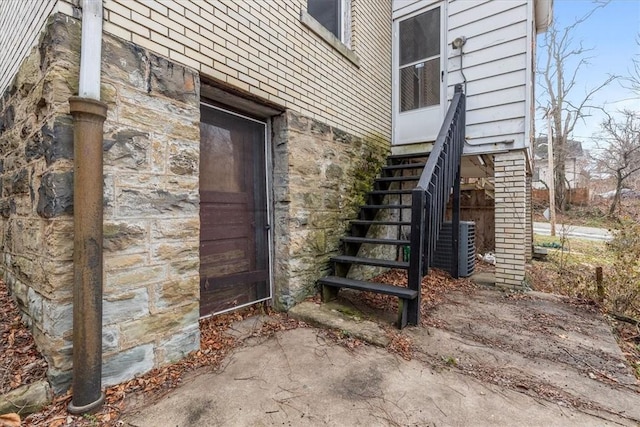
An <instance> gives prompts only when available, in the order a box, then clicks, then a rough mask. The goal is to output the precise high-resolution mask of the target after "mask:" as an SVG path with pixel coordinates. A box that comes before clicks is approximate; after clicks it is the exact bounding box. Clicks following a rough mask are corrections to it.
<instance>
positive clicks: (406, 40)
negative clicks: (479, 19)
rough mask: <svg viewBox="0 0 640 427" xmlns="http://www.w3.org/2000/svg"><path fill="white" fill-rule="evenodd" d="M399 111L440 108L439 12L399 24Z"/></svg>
mask: <svg viewBox="0 0 640 427" xmlns="http://www.w3.org/2000/svg"><path fill="white" fill-rule="evenodd" d="M399 32H400V37H399V38H400V46H399V51H400V52H399V53H400V55H399V64H398V65H399V67H400V111H401V112H402V111H409V110H415V109H418V108H424V107H429V106H433V105H438V104H440V78H441V75H440V8H439V7H438V8H435V9H431V10H429V11H427V12H424V13H421V14H419V15H416V16H413V17H411V18H409V19H406V20H404V21H401V22H400V31H399Z"/></svg>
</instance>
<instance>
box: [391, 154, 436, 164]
mask: <svg viewBox="0 0 640 427" xmlns="http://www.w3.org/2000/svg"><path fill="white" fill-rule="evenodd" d="M429 154H430V152H427V153H408V154H393V155H391V156H388V157H387V160H390V161H395V162H397V161H402V160H408V159H415V158H417V157H429Z"/></svg>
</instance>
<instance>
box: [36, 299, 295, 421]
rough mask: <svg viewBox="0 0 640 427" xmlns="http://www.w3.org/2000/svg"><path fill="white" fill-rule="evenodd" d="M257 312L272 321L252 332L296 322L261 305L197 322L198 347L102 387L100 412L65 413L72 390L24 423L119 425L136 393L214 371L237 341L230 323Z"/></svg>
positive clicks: (156, 392) (156, 394)
mask: <svg viewBox="0 0 640 427" xmlns="http://www.w3.org/2000/svg"><path fill="white" fill-rule="evenodd" d="M257 314H267V315H269V316H270V317H271V318H272V319H274V320H273V321H270V322H266V323H265V324H263V326H262V328H261V329H260V330H259V331H257V332H255V333H254V335H265V336H269V335H271V334H273V333H275V332H277V331H279V330H285V329H292V328H294V327H298V326H299V324H298V323H297V322H295V321H291V320H289V319H288V318H287V317H286V315H283V314H279V313H274V312H272V310H271V309H270V308H268V307H264V306H262V305H257V306H252V307H249V308H246V309H243V310H240V311H237V312H233V313H228V314H222V315H218V316H215V317H210V318H208V319H204V320H201V321H200V350H198V351H195V352H193V353H191V354H189V355H188V356H187V357H186V358H185V359H183V360H181V361H180V362H178V363H174V364H172V365H167V366H163V367H161V368H157V369H154V370H152V371H150V372H148V373H146V374H145V375H143V376H140V377H137V378H134V379H132V380H130V381H128V382H126V383H122V384H118V385H115V386H113V387H109V388H107V389H106V390H105V394H106V399H105V404H104V406H103V407H102V409H101V410H100V412H98V413H96V414H93V415H85V416H73V415H69V414H68V413H67V406H68V405H69V402H70V401H71V392H68V393H67V394H65V395H62V396H59V397H57V398H56V399H55V400H54V401H53V403H52V404H51V405H49V406H48V407H47V408H45V409H44V410H42V411H40V412H38V413H36V414H32V415H30V416H29V417H27V418H26V419H25V420H24V421H25V424H24V425H26V426H47V427H60V426H66V425H74V426H92V425H96V424H97V425H101V426H119V425H121V423H120V422H119V421H118V419H119V418H120V415H121V413H122V411H123V410H124V409H125V405H126V404H127V402H129V401H132V400H134V399H132V398H133V397H135V396H139V395H144V399H145V400H147V399H149V400H153V399H157V398H160V397H162V396H163V395H165V394H166V393H168V392H169V391H171V390H172V389H174V388H176V387H177V386H179V385H180V384H181V382H182V381H183V379H184V377H185V374H187V373H189V372H193V371H195V370H196V369H207V370H213V369H216V368H217V367H219V366H220V364H221V362H222V360H223V359H224V358H225V357H226V356H227V354H229V352H230V351H231V350H232V349H233V348H234V347H235V346H236V345H237V344H238V343H237V341H236V340H235V339H234V338H232V337H231V336H230V335H228V334H227V333H226V331H227V329H228V328H229V326H230V325H231V324H232V323H234V322H237V321H240V320H243V319H246V318H248V317H252V316H254V315H257Z"/></svg>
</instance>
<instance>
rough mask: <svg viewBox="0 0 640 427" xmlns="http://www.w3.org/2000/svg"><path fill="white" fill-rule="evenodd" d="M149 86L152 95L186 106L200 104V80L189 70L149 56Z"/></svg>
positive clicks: (151, 55) (152, 55)
mask: <svg viewBox="0 0 640 427" xmlns="http://www.w3.org/2000/svg"><path fill="white" fill-rule="evenodd" d="M149 68H150V69H149V85H150V86H148V88H149V89H150V91H151V93H152V94H156V93H157V94H160V95H163V96H166V97H167V98H171V99H175V100H177V101H180V102H184V103H185V104H192V105H197V104H198V102H200V90H199V89H200V78H199V76H198V74H197V73H196V72H194V71H191V70H189V69H188V68H185V67H182V66H180V65H177V64H175V63H173V62H170V61H168V60H167V59H165V58H162V57H159V56H156V55H154V54H149Z"/></svg>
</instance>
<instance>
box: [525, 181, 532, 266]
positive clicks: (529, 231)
mask: <svg viewBox="0 0 640 427" xmlns="http://www.w3.org/2000/svg"><path fill="white" fill-rule="evenodd" d="M531 183H532V177H531V175H530V174H527V185H526V187H525V188H526V202H527V212H526V218H527V228H526V234H525V237H526V240H525V260H526V261H527V262H529V261H531V258H532V257H533V209H532V197H533V195H532V189H531Z"/></svg>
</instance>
